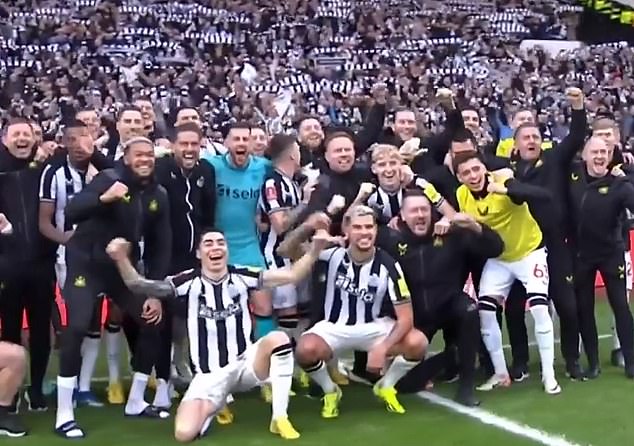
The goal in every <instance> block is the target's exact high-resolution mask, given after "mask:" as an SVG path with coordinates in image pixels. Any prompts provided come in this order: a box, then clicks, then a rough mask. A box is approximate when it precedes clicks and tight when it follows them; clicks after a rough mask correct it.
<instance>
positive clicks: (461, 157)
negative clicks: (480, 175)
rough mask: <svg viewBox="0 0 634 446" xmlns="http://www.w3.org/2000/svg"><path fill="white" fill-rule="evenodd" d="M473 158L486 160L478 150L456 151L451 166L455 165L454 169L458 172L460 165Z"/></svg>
mask: <svg viewBox="0 0 634 446" xmlns="http://www.w3.org/2000/svg"><path fill="white" fill-rule="evenodd" d="M472 159H477V160H479V161H481V162H484V161H482V156H480V154H479V153H478V152H462V153H456V154H455V155H454V157H453V160H452V161H451V167H453V171H454V172H456V173H457V172H458V167H460V166H461V165H463V164H464V163H466V162H467V161H471V160H472Z"/></svg>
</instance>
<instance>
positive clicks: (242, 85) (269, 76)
mask: <svg viewBox="0 0 634 446" xmlns="http://www.w3.org/2000/svg"><path fill="white" fill-rule="evenodd" d="M0 8H1V9H0V17H3V18H2V19H1V20H2V21H1V22H0V23H2V26H1V27H0V29H1V30H2V33H0V72H1V73H2V77H1V78H0V87H1V94H0V113H2V116H1V117H2V119H6V118H7V117H8V116H10V115H19V116H25V117H31V118H33V119H35V120H36V121H38V122H41V123H42V126H43V129H44V133H45V136H46V137H48V138H52V137H54V135H55V133H56V132H57V131H58V130H59V128H60V126H59V123H60V120H61V119H62V117H63V116H64V114H68V113H70V110H73V109H78V108H82V107H85V106H89V107H95V108H97V109H98V110H100V111H101V113H102V119H103V120H104V122H105V123H106V127H107V126H108V125H112V121H113V117H114V114H115V112H116V110H117V108H118V107H120V106H121V105H122V104H125V103H128V102H132V101H134V100H135V99H137V98H141V97H142V98H149V99H150V100H151V101H152V103H153V104H154V105H155V113H156V118H157V123H158V126H159V129H167V128H169V126H170V125H171V124H172V123H173V122H174V119H175V116H174V113H175V110H177V109H178V108H179V106H182V105H191V106H194V107H197V108H198V109H199V110H200V113H201V116H203V117H204V121H205V124H206V133H207V136H208V137H211V138H213V139H216V140H221V139H222V136H221V135H222V129H223V127H225V126H226V124H228V123H229V122H231V121H236V120H238V121H242V120H248V121H253V122H256V123H259V124H264V125H265V126H266V128H267V129H269V130H271V131H278V130H280V129H288V128H291V127H292V125H293V123H294V122H297V120H298V119H300V118H301V117H302V116H305V115H306V114H318V115H320V117H321V119H322V121H323V124H325V125H329V124H332V125H355V124H359V123H360V122H361V121H362V120H363V117H364V113H365V111H366V110H367V106H368V103H369V99H370V98H371V94H370V93H371V92H370V90H371V88H372V86H373V85H374V84H375V83H377V82H378V81H381V82H385V84H386V85H387V87H388V90H389V91H390V93H391V100H390V105H391V106H392V108H393V107H394V106H396V105H398V106H407V107H412V108H414V109H416V110H417V111H418V115H419V123H420V126H421V129H420V130H421V131H423V132H430V131H435V130H437V129H438V127H439V126H440V125H442V124H441V123H442V122H443V119H444V114H443V111H442V109H441V108H439V107H438V106H437V104H434V102H433V100H431V99H430V98H431V97H432V96H433V94H434V92H435V90H437V89H438V88H439V87H441V86H442V87H449V88H451V89H453V90H454V92H455V93H456V95H457V97H458V98H459V101H460V103H461V105H470V106H474V107H477V108H479V109H480V113H481V116H482V117H489V118H490V119H489V122H491V120H493V121H495V120H497V119H499V117H497V118H496V117H495V116H490V113H489V109H490V108H492V107H493V106H495V107H497V106H498V105H502V108H501V110H503V111H505V112H507V113H512V112H513V110H514V109H517V108H518V107H520V106H522V105H523V104H526V103H528V102H535V103H536V104H537V106H538V112H539V121H540V123H542V124H543V125H544V127H547V128H548V131H552V132H553V133H554V138H558V137H561V134H562V132H563V133H565V131H564V128H565V126H566V123H567V120H568V119H569V117H568V116H565V114H564V112H563V110H562V106H561V104H562V103H563V93H562V92H563V90H564V88H563V87H564V86H565V85H567V84H570V83H571V81H572V82H574V83H576V84H577V85H579V86H580V87H582V88H583V90H584V92H585V93H586V96H587V97H588V98H590V99H591V104H590V106H589V110H590V112H595V111H597V110H600V109H602V108H610V109H611V108H615V107H616V109H618V110H615V111H617V118H620V117H621V116H620V114H621V113H623V116H622V117H623V119H622V120H621V122H623V130H624V131H623V133H622V134H623V136H624V137H625V139H626V141H627V140H628V138H629V137H630V136H631V134H632V130H631V126H632V118H631V111H632V110H631V107H632V105H633V103H634V99H632V93H631V88H632V86H631V85H630V83H631V82H632V81H631V73H632V60H634V57H632V56H633V55H632V49H630V48H628V47H624V46H621V45H620V44H619V43H615V44H614V45H599V46H595V47H583V48H579V49H576V50H571V51H566V52H561V53H557V52H555V53H553V52H552V51H548V49H546V48H539V47H538V48H532V49H530V48H529V49H528V50H527V49H526V48H521V47H520V45H519V43H520V42H521V41H522V40H524V39H562V40H564V39H567V40H570V39H574V38H575V34H576V28H577V25H578V22H579V18H580V13H581V7H580V6H576V5H573V4H567V3H564V2H553V1H537V2H535V1H524V2H522V1H478V2H475V3H474V2H463V1H460V0H457V1H449V2H444V1H443V2H417V1H413V0H390V1H383V0H363V1H345V0H335V1H331V0H324V1H312V2H310V1H290V2H285V3H284V4H281V3H279V2H271V1H267V0H260V1H256V2H249V3H245V2H240V1H226V2H225V1H223V2H213V4H212V3H210V2H204V1H200V2H196V3H185V2H183V3H177V2H161V1H149V2H140V3H139V2H133V1H120V2H110V1H97V0H75V1H39V2H38V1H17V2H12V3H11V6H10V7H8V6H2V7H0Z"/></svg>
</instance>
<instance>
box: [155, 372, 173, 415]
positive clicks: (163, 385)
mask: <svg viewBox="0 0 634 446" xmlns="http://www.w3.org/2000/svg"><path fill="white" fill-rule="evenodd" d="M152 405H153V406H154V407H160V408H162V409H167V408H169V407H171V406H172V399H171V398H170V383H169V382H168V381H165V380H164V379H163V378H159V379H157V380H156V393H155V394H154V402H153V403H152Z"/></svg>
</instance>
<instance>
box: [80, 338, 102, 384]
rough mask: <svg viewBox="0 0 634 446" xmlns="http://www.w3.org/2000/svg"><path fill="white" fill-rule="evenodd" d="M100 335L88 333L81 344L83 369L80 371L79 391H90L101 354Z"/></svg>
mask: <svg viewBox="0 0 634 446" xmlns="http://www.w3.org/2000/svg"><path fill="white" fill-rule="evenodd" d="M100 343H101V338H100V337H94V336H93V335H88V336H86V337H85V338H84V341H83V342H82V345H81V370H80V372H79V391H80V392H88V391H90V381H91V380H92V376H93V374H94V373H95V365H96V364H97V357H98V356H99V344H100Z"/></svg>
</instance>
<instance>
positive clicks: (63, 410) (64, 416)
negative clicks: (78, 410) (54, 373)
mask: <svg viewBox="0 0 634 446" xmlns="http://www.w3.org/2000/svg"><path fill="white" fill-rule="evenodd" d="M76 386H77V377H76V376H72V377H70V378H64V377H62V376H58V377H57V414H56V417H55V428H58V427H60V426H62V425H63V424H65V423H68V422H69V421H73V420H75V413H74V411H73V392H74V391H75V387H76Z"/></svg>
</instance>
